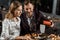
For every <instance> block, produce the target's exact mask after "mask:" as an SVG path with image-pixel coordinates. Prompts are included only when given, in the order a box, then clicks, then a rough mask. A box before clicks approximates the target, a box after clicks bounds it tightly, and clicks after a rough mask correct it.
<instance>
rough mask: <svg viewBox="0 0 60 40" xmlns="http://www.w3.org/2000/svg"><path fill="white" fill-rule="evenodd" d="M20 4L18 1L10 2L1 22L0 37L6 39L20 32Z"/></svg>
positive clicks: (10, 38) (10, 39) (14, 36)
mask: <svg viewBox="0 0 60 40" xmlns="http://www.w3.org/2000/svg"><path fill="white" fill-rule="evenodd" d="M21 13H22V4H21V3H20V2H18V1H14V2H12V3H11V5H10V8H9V11H8V13H7V14H6V16H5V19H4V21H3V23H2V33H1V37H3V38H4V39H7V40H12V39H15V38H16V37H17V36H19V34H20V21H21V20H20V18H19V16H20V15H21Z"/></svg>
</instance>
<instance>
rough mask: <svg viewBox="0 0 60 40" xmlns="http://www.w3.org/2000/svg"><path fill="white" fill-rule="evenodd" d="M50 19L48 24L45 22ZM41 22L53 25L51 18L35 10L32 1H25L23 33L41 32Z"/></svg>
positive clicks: (22, 19) (22, 23) (22, 20)
mask: <svg viewBox="0 0 60 40" xmlns="http://www.w3.org/2000/svg"><path fill="white" fill-rule="evenodd" d="M46 21H48V22H47V23H46V24H45V23H44V22H46ZM40 24H44V25H48V26H50V25H51V22H50V20H48V19H47V18H45V17H44V16H43V15H42V14H41V13H40V12H38V13H37V12H36V10H35V11H34V5H33V4H32V3H31V2H25V3H24V13H23V14H22V16H21V33H20V35H26V34H31V33H40Z"/></svg>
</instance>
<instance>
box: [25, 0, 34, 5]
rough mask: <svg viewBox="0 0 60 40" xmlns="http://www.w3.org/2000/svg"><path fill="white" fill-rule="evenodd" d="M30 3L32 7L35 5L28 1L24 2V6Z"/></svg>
mask: <svg viewBox="0 0 60 40" xmlns="http://www.w3.org/2000/svg"><path fill="white" fill-rule="evenodd" d="M29 3H31V4H32V5H34V3H33V2H32V1H28V0H27V1H25V2H24V5H28V4H29Z"/></svg>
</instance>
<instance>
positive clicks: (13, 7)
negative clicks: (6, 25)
mask: <svg viewBox="0 0 60 40" xmlns="http://www.w3.org/2000/svg"><path fill="white" fill-rule="evenodd" d="M19 6H22V4H21V3H20V2H18V1H14V2H12V3H11V5H10V7H9V11H8V13H7V14H6V15H5V18H8V19H12V18H13V17H14V11H15V10H16V9H17V8H18V7H19Z"/></svg>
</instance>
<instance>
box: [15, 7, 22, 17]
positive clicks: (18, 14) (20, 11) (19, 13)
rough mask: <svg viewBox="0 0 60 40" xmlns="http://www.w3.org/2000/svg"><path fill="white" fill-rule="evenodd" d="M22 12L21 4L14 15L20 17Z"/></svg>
mask: <svg viewBox="0 0 60 40" xmlns="http://www.w3.org/2000/svg"><path fill="white" fill-rule="evenodd" d="M21 14H22V6H19V7H18V8H17V9H16V10H15V11H14V16H15V17H18V16H21Z"/></svg>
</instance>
